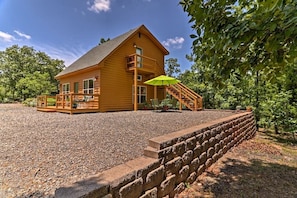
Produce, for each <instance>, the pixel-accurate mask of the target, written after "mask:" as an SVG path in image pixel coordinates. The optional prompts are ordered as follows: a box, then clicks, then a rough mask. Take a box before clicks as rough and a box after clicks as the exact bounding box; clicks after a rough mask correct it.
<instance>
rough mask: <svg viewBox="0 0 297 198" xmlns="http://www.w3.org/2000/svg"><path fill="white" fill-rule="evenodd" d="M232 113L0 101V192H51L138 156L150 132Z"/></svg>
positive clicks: (10, 194)
mask: <svg viewBox="0 0 297 198" xmlns="http://www.w3.org/2000/svg"><path fill="white" fill-rule="evenodd" d="M232 114H233V113H232V112H230V111H229V112H228V111H199V112H192V111H183V112H182V113H179V112H167V113H156V112H152V111H137V112H133V111H125V112H114V113H89V114H76V115H69V114H63V113H44V112H38V111H36V109H35V108H29V107H23V106H22V105H19V104H0V197H53V194H54V191H55V189H56V188H58V187H60V186H63V185H65V184H67V183H73V182H75V181H77V180H81V179H83V178H86V177H89V176H91V175H94V174H97V173H99V172H101V171H103V170H106V169H108V168H111V167H113V166H115V165H118V164H121V163H123V162H126V161H129V160H131V159H133V158H136V157H139V156H141V155H142V153H143V149H144V148H145V147H146V146H147V142H148V139H150V138H152V137H156V136H159V135H163V134H166V133H170V132H174V131H177V130H180V129H183V128H187V127H191V126H195V125H198V124H200V123H205V122H208V121H211V120H214V119H218V118H222V117H226V116H229V115H232Z"/></svg>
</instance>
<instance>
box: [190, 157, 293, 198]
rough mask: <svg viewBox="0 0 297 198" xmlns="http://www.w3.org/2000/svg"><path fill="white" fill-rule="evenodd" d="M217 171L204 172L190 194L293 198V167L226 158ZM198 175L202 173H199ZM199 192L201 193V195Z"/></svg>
mask: <svg viewBox="0 0 297 198" xmlns="http://www.w3.org/2000/svg"><path fill="white" fill-rule="evenodd" d="M223 163H224V168H223V169H221V170H220V173H217V174H216V173H214V171H211V172H210V171H208V172H206V173H204V174H203V177H201V179H200V178H199V181H198V182H201V183H202V185H200V187H199V188H200V189H195V191H196V192H197V193H198V191H199V193H198V195H195V196H194V197H195V198H196V197H218V198H219V197H223V198H227V197H261V198H266V197H267V198H270V197H274V198H278V197H279V198H296V197H297V168H295V167H290V166H286V165H280V164H274V163H266V162H263V161H261V160H251V161H250V162H249V163H248V162H244V161H240V160H236V159H230V158H228V160H227V161H225V162H223ZM201 176H202V175H201ZM201 192H202V194H203V195H201Z"/></svg>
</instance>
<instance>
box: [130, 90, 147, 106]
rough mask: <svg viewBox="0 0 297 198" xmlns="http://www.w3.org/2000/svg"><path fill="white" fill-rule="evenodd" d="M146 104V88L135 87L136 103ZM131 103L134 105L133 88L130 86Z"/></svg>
mask: <svg viewBox="0 0 297 198" xmlns="http://www.w3.org/2000/svg"><path fill="white" fill-rule="evenodd" d="M144 102H146V86H137V103H144ZM132 103H133V104H134V86H132Z"/></svg>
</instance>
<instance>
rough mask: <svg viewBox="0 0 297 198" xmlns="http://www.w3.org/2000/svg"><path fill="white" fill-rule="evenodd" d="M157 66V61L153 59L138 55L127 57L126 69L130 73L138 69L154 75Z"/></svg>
mask: <svg viewBox="0 0 297 198" xmlns="http://www.w3.org/2000/svg"><path fill="white" fill-rule="evenodd" d="M157 66H158V65H157V61H156V59H153V58H149V57H146V56H142V55H139V54H132V55H130V56H128V57H127V69H128V70H130V71H131V70H134V69H135V68H138V69H139V71H144V72H150V73H154V72H155V70H156V67H157Z"/></svg>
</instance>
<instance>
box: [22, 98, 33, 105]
mask: <svg viewBox="0 0 297 198" xmlns="http://www.w3.org/2000/svg"><path fill="white" fill-rule="evenodd" d="M23 105H25V106H27V107H36V98H27V99H26V100H25V101H23Z"/></svg>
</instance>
